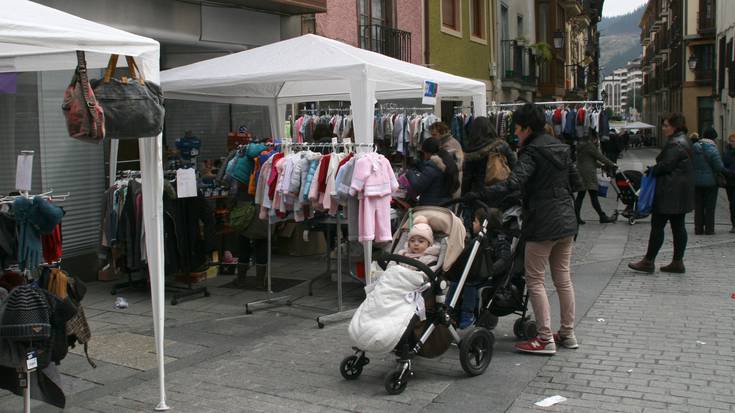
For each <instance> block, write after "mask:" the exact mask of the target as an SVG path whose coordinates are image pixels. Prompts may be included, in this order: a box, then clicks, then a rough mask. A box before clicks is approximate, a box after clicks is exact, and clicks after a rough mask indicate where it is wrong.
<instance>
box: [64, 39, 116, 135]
mask: <svg viewBox="0 0 735 413" xmlns="http://www.w3.org/2000/svg"><path fill="white" fill-rule="evenodd" d="M61 110H62V112H63V113H64V118H65V119H66V129H67V130H68V131H69V136H71V137H72V138H74V139H79V140H80V141H83V142H90V143H100V142H102V141H103V140H104V139H105V114H104V111H103V110H102V106H100V104H99V102H98V101H97V99H95V96H94V92H93V91H92V86H91V85H90V84H89V78H88V77H87V62H86V60H85V58H84V52H83V51H81V50H77V68H76V70H75V71H74V77H72V79H71V83H70V84H69V87H67V88H66V91H64V101H63V102H62V104H61Z"/></svg>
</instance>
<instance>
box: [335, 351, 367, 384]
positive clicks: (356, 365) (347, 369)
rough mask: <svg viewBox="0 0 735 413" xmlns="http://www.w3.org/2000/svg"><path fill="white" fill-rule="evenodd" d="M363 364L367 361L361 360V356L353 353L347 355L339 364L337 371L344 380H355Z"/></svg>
mask: <svg viewBox="0 0 735 413" xmlns="http://www.w3.org/2000/svg"><path fill="white" fill-rule="evenodd" d="M365 364H367V363H364V362H363V360H362V357H358V356H355V355H352V356H348V357H345V358H344V360H342V363H340V364H339V372H340V373H341V374H342V377H344V378H345V380H357V378H358V377H360V375H361V374H362V367H363V366H364V365H365Z"/></svg>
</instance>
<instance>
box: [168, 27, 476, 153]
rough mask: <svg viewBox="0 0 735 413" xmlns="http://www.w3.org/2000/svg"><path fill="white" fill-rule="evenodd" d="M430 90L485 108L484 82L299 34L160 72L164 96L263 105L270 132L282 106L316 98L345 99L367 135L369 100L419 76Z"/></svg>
mask: <svg viewBox="0 0 735 413" xmlns="http://www.w3.org/2000/svg"><path fill="white" fill-rule="evenodd" d="M427 80H428V81H433V82H436V83H437V84H438V96H437V97H442V96H457V97H469V96H471V97H472V99H473V103H474V107H475V112H476V113H475V114H476V115H484V114H485V110H486V109H485V105H486V102H485V84H484V83H482V82H479V81H476V80H472V79H467V78H463V77H459V76H454V75H450V74H448V73H444V72H440V71H437V70H433V69H429V68H426V67H424V66H419V65H415V64H412V63H407V62H404V61H401V60H397V59H393V58H390V57H387V56H384V55H382V54H379V53H374V52H370V51H367V50H364V49H359V48H356V47H353V46H350V45H347V44H344V43H342V42H339V41H336V40H332V39H327V38H324V37H321V36H317V35H313V34H307V35H304V36H300V37H296V38H293V39H289V40H284V41H281V42H278V43H273V44H269V45H266V46H261V47H258V48H256V49H252V50H247V51H244V52H239V53H235V54H231V55H227V56H223V57H218V58H214V59H210V60H206V61H203V62H198V63H194V64H191V65H188V66H182V67H177V68H174V69H170V70H166V71H163V72H162V73H161V85H162V87H163V89H164V91H165V93H166V97H167V98H168V99H183V100H195V101H205V102H220V103H235V104H250V105H264V106H268V107H269V109H270V123H271V132H272V134H273V136H276V137H277V136H279V134H278V127H279V126H280V125H282V124H283V122H284V121H285V117H286V105H287V104H290V103H298V102H308V101H318V100H350V101H351V102H352V113H353V122H354V125H355V126H354V128H355V141H356V142H363V143H369V142H372V136H373V122H372V121H371V119H372V118H373V115H374V107H375V102H376V99H397V98H421V96H422V93H423V88H424V82H425V81H427Z"/></svg>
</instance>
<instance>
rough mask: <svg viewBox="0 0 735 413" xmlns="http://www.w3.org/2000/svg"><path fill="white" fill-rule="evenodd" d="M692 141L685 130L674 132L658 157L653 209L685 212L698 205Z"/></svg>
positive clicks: (671, 212)
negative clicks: (696, 201)
mask: <svg viewBox="0 0 735 413" xmlns="http://www.w3.org/2000/svg"><path fill="white" fill-rule="evenodd" d="M692 157H693V153H692V144H691V142H689V139H687V137H686V135H685V134H684V133H683V132H678V133H676V134H675V135H674V136H672V137H671V138H670V139H669V141H668V142H666V145H664V148H663V149H662V150H661V152H660V153H659V154H658V156H657V157H656V165H655V166H654V167H653V174H654V175H655V176H656V192H655V194H654V197H653V212H654V213H658V214H685V213H687V212H691V211H692V210H693V209H694V179H695V178H694V164H693V162H692Z"/></svg>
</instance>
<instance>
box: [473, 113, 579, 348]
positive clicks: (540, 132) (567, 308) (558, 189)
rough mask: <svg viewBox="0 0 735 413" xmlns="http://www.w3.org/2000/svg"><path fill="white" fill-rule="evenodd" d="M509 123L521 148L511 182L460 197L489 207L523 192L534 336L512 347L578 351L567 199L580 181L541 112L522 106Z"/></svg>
mask: <svg viewBox="0 0 735 413" xmlns="http://www.w3.org/2000/svg"><path fill="white" fill-rule="evenodd" d="M513 120H514V121H515V123H516V128H515V133H516V136H518V138H519V140H520V143H521V149H520V152H519V156H518V162H517V163H516V165H515V168H514V169H513V171H512V173H511V175H510V177H509V178H508V179H507V180H506V181H504V182H501V183H498V184H495V185H493V186H491V187H489V188H486V189H484V190H482V191H480V192H470V193H468V194H467V195H466V196H465V198H467V199H468V200H473V199H478V198H479V199H482V200H483V201H485V203H487V204H490V205H493V204H496V203H497V201H499V200H500V199H502V197H503V196H505V195H507V194H509V193H511V192H513V191H516V190H521V191H522V193H523V210H524V223H523V238H524V240H525V241H526V245H525V257H524V261H525V262H524V264H525V268H526V282H527V288H528V292H529V296H530V301H531V304H532V306H533V311H534V314H535V316H536V322H537V325H538V336H537V337H534V338H532V339H530V340H528V341H524V342H521V343H517V344H516V346H515V347H516V349H518V350H519V351H522V352H526V353H537V354H548V355H551V354H554V353H556V343H559V344H560V345H562V346H564V347H567V348H578V347H579V346H578V344H577V340H576V338H575V336H574V311H575V310H574V306H575V303H574V287H573V286H572V280H571V274H570V271H569V270H570V262H571V256H572V245H573V238H574V235H575V234H576V233H577V228H578V227H577V217H576V215H575V213H574V200H573V197H572V194H573V193H574V192H576V191H578V190H579V188H580V187H581V182H580V180H579V174H578V173H577V168H576V166H575V165H574V162H573V161H572V157H571V150H570V147H569V145H566V144H564V143H562V142H560V141H559V140H557V139H556V138H554V137H552V136H549V135H547V134H546V133H545V132H544V125H545V122H546V119H545V115H544V112H543V111H542V110H541V108H540V107H537V106H534V105H533V104H526V105H524V106H522V107H521V108H519V109H518V110H516V111H515V113H513ZM547 264H549V266H550V267H551V277H552V279H553V281H554V286H555V287H556V292H557V294H558V296H559V306H560V310H561V328H560V330H559V333H558V334H554V333H553V332H552V330H551V314H550V313H551V309H550V305H549V299H548V297H547V295H546V288H545V286H544V275H545V272H546V267H547Z"/></svg>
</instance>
